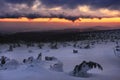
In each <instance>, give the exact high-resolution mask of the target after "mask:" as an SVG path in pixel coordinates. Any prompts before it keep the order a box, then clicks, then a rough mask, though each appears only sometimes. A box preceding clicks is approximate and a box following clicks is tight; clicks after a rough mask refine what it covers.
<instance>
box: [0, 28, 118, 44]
mask: <svg viewBox="0 0 120 80" xmlns="http://www.w3.org/2000/svg"><path fill="white" fill-rule="evenodd" d="M119 34H120V30H119V29H117V30H100V31H89V32H80V31H72V30H71V31H66V30H64V31H48V32H20V33H14V34H6V35H5V34H4V35H3V34H0V43H12V42H20V41H25V42H54V41H57V42H64V41H78V40H96V39H101V40H105V39H110V40H114V39H120V35H119Z"/></svg>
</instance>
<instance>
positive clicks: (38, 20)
mask: <svg viewBox="0 0 120 80" xmlns="http://www.w3.org/2000/svg"><path fill="white" fill-rule="evenodd" d="M0 22H72V21H70V20H67V19H60V18H35V19H28V18H26V17H21V18H3V19H2V18H0ZM74 22H75V23H76V22H77V23H78V22H80V23H82V22H120V17H114V18H101V19H98V18H93V19H90V18H79V19H77V20H75V21H74Z"/></svg>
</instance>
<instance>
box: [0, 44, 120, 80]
mask: <svg viewBox="0 0 120 80" xmlns="http://www.w3.org/2000/svg"><path fill="white" fill-rule="evenodd" d="M69 44H71V45H73V42H69ZM114 47H115V43H113V42H109V43H107V44H105V43H101V44H95V45H94V47H93V48H91V49H80V48H74V47H73V46H67V47H63V46H62V45H61V44H59V48H58V49H50V48H49V47H48V43H46V44H45V46H44V47H43V49H39V48H38V47H36V46H35V47H30V48H27V47H26V46H25V45H22V47H19V48H15V49H14V50H13V51H11V52H9V51H7V49H8V45H1V46H0V51H1V53H0V56H2V55H4V56H6V57H9V58H10V59H16V60H18V61H19V62H20V66H18V67H17V69H12V70H10V69H8V70H0V80H120V58H118V57H116V56H115V55H114V51H113V48H114ZM73 49H77V50H78V53H76V54H75V53H73ZM29 50H32V51H31V52H29ZM40 52H41V53H42V55H43V56H42V61H41V62H34V63H32V66H31V65H29V64H23V63H22V60H23V59H25V58H28V57H30V56H33V57H34V58H36V57H37V55H38V54H39V53H40ZM45 56H55V57H56V58H58V59H59V60H60V61H61V62H63V69H64V71H63V72H57V71H52V70H50V69H49V67H50V65H51V64H53V63H54V61H45V59H44V57H45ZM83 60H86V61H94V62H97V63H99V64H101V65H102V67H103V71H100V70H98V69H92V70H90V71H89V73H90V74H91V76H90V77H89V78H81V77H74V76H71V75H69V72H70V71H72V70H73V68H74V67H75V65H76V64H80V63H81V62H82V61H83Z"/></svg>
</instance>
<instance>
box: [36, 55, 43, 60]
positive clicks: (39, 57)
mask: <svg viewBox="0 0 120 80" xmlns="http://www.w3.org/2000/svg"><path fill="white" fill-rule="evenodd" d="M37 60H39V61H41V60H42V53H40V54H38V57H37Z"/></svg>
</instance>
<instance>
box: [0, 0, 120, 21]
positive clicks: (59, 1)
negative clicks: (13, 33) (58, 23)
mask: <svg viewBox="0 0 120 80" xmlns="http://www.w3.org/2000/svg"><path fill="white" fill-rule="evenodd" d="M35 1H36V0H0V18H19V17H27V18H30V19H33V18H64V19H67V20H71V21H75V20H77V19H79V18H102V17H104V16H102V15H98V16H96V15H95V16H93V15H91V14H89V15H88V14H85V15H83V14H81V13H79V15H75V14H71V15H68V13H69V12H70V11H69V12H67V10H68V9H70V10H71V12H72V11H73V10H74V9H76V8H77V7H78V6H83V5H87V6H90V8H91V9H92V10H97V9H101V8H106V9H109V10H117V11H120V0H38V1H40V3H41V5H42V6H44V8H54V7H61V8H62V9H63V10H64V11H66V14H65V13H64V11H63V12H62V13H59V12H58V13H57V14H56V12H54V11H46V12H48V14H44V13H42V12H43V11H42V10H41V8H40V7H38V12H40V13H38V12H34V11H32V9H31V8H32V6H33V5H36V4H35ZM8 4H11V5H8ZM17 4H19V7H17V9H16V10H17V11H15V10H14V9H12V8H14V7H13V5H17ZM21 4H25V5H27V7H28V8H26V7H24V10H23V9H21V6H20V5H21ZM42 6H41V7H42ZM11 7H12V8H11ZM29 9H30V10H29Z"/></svg>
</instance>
